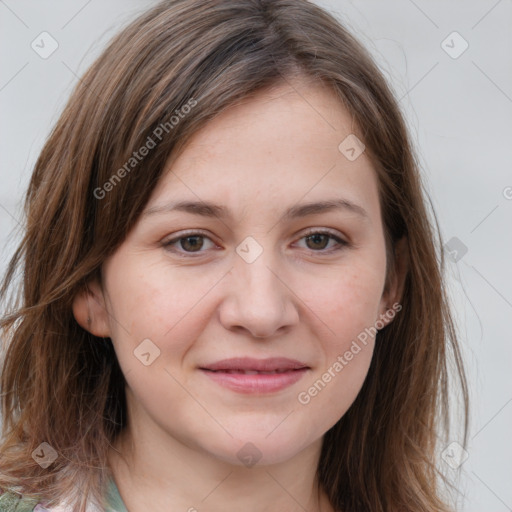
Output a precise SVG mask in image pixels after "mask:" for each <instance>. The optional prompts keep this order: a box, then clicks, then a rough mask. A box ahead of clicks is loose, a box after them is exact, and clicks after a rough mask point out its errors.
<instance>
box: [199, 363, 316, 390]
mask: <svg viewBox="0 0 512 512" xmlns="http://www.w3.org/2000/svg"><path fill="white" fill-rule="evenodd" d="M201 371H202V372H203V373H205V374H206V375H208V377H210V379H212V380H214V381H215V382H217V383H218V384H220V385H221V386H224V387H226V388H229V389H231V390H232V391H236V392H238V393H273V392H276V391H280V390H281V389H284V388H287V387H288V386H291V385H292V384H295V383H296V382H297V381H298V380H300V379H301V378H302V377H303V376H304V374H305V373H306V372H307V371H308V368H301V369H300V370H290V371H287V372H283V373H272V374H268V373H267V374H265V373H259V374H256V373H255V374H250V375H248V374H244V373H225V372H213V371H209V370H203V369H201Z"/></svg>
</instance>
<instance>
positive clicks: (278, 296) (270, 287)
mask: <svg viewBox="0 0 512 512" xmlns="http://www.w3.org/2000/svg"><path fill="white" fill-rule="evenodd" d="M279 269H280V270H281V271H279ZM285 274H286V273H285V272H283V269H282V268H281V267H279V266H278V264H277V262H276V261H275V259H274V258H272V257H271V251H270V250H264V251H263V253H262V254H261V255H260V256H259V257H258V258H257V259H256V260H255V261H253V262H252V263H248V262H247V261H245V260H244V259H243V258H241V257H239V256H238V255H235V257H234V265H233V268H232V269H231V271H230V272H229V274H228V276H226V278H225V280H224V286H225V290H226V293H225V296H224V299H223V301H222V303H221V304H220V306H219V308H220V310H219V317H220V322H221V323H222V325H223V326H224V327H225V328H226V329H228V330H231V331H240V332H241V331H246V332H248V333H250V335H251V336H252V337H254V338H269V337H272V336H274V335H276V334H278V333H280V334H282V333H284V332H285V331H287V330H289V329H290V327H291V326H293V325H295V324H297V322H298V320H299V314H298V310H297V297H296V295H295V294H294V292H293V290H292V289H291V287H290V285H289V284H288V283H287V282H286V278H285Z"/></svg>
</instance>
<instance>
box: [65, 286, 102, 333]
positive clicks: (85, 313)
mask: <svg viewBox="0 0 512 512" xmlns="http://www.w3.org/2000/svg"><path fill="white" fill-rule="evenodd" d="M73 316H74V317H75V320H76V321H77V323H78V324H79V325H80V327H82V328H83V329H85V330H86V331H88V332H90V333H91V334H93V335H94V336H98V337H100V338H107V337H110V328H109V323H108V314H107V310H106V307H105V300H104V296H103V292H102V289H101V286H100V284H99V283H98V282H97V281H96V280H94V281H91V282H90V283H88V284H87V288H85V289H84V290H81V291H80V292H78V293H77V295H76V296H75V298H74V299H73Z"/></svg>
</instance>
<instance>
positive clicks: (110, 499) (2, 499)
mask: <svg viewBox="0 0 512 512" xmlns="http://www.w3.org/2000/svg"><path fill="white" fill-rule="evenodd" d="M105 497H106V501H107V505H106V507H107V508H106V509H105V512H128V510H127V509H126V506H125V504H124V503H123V500H122V499H121V495H120V494H119V490H118V488H117V485H116V483H115V482H114V479H113V478H110V480H109V482H108V484H107V492H106V496H105ZM38 502H39V500H38V499H37V498H29V497H28V496H21V495H20V494H17V493H15V492H12V491H11V492H5V493H1V492H0V511H2V512H32V511H33V510H34V507H36V505H37V504H38Z"/></svg>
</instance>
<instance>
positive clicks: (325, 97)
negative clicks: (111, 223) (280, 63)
mask: <svg viewBox="0 0 512 512" xmlns="http://www.w3.org/2000/svg"><path fill="white" fill-rule="evenodd" d="M295 88H296V89H297V90H299V91H300V94H298V93H297V92H296V91H295V90H294V89H292V88H291V87H290V86H289V85H285V86H280V87H278V88H275V89H273V90H272V91H267V92H265V93H261V94H260V95H259V96H257V97H255V98H252V99H251V100H248V101H247V102H246V103H244V104H242V105H237V106H235V107H232V108H231V109H229V110H228V111H226V112H225V113H223V114H221V115H220V116H218V117H217V118H216V119H214V120H213V121H211V122H210V123H209V124H208V125H207V126H206V127H205V128H204V129H203V130H202V131H200V132H197V133H196V134H195V136H194V137H193V139H192V140H191V141H190V143H189V144H188V145H187V146H186V148H185V150H184V151H183V152H182V153H181V154H180V155H179V156H178V157H177V158H174V159H173V160H172V161H169V163H168V166H167V169H166V173H165V175H164V176H163V177H162V179H161V182H160V183H159V184H158V186H157V187H156V189H155V190H154V192H153V194H152V197H151V198H150V201H149V203H148V204H147V207H146V210H145V213H144V214H143V215H142V216H141V217H140V219H139V221H138V223H137V224H136V226H135V227H134V229H133V230H132V231H131V233H130V234H129V236H128V237H127V239H126V240H125V241H124V243H123V244H122V245H121V246H120V247H119V249H118V250H117V252H115V253H114V254H113V255H112V256H111V257H110V258H109V259H108V260H107V261H106V262H105V263H104V266H103V269H102V274H103V283H102V288H101V289H100V291H99V293H98V296H99V302H96V304H98V303H101V308H98V310H97V311H96V312H94V315H93V316H94V325H95V326H96V327H95V328H96V330H103V331H104V332H102V335H106V336H110V337H111V339H112V342H113V344H114V348H115V351H116V354H117V357H118V359H119V363H120V365H121V368H122V370H123V373H124V374H125V376H126V380H127V386H128V388H127V398H128V403H129V410H130V414H131V415H132V418H137V425H139V427H140V428H144V426H147V427H148V428H152V429H158V431H159V432H164V433H165V434H166V435H168V436H170V438H172V439H175V440H177V441H179V442H180V443H182V444H184V445H186V446H188V447H191V448H193V449H195V450H198V451H201V452H205V453H208V454H210V455H212V456H213V457H215V458H217V459H222V460H224V461H227V462H230V463H232V464H237V465H241V464H242V463H244V462H243V460H242V457H241V453H244V452H243V450H246V451H247V450H249V451H250V450H255V453H257V454H258V457H261V458H260V460H259V463H260V464H265V463H267V464H272V463H276V462H279V461H284V460H287V459H289V458H291V457H293V456H294V454H296V453H298V452H299V451H300V450H303V449H305V448H306V447H308V446H310V445H312V444H313V443H315V442H316V441H318V440H320V439H321V437H322V436H323V434H324V433H325V432H326V431H327V430H328V429H330V428H331V427H332V426H333V425H334V424H335V423H336V422H337V421H338V420H339V419H340V418H341V417H342V416H343V415H344V413H345V412H346V411H347V409H348V408H349V406H350V405H351V404H352V402H353V401H354V399H355V398H356V396H357V394H358V392H359V390H360V388H361V386H362V384H363V381H364V379H365V376H366V374H367V371H368V368H369V365H370V361H371V357H372V352H373V347H374V342H375V340H374V337H373V336H372V335H371V334H368V333H373V331H372V330H371V328H372V327H374V326H375V324H376V322H377V321H379V320H382V323H379V324H378V328H382V326H383V325H384V324H385V322H386V319H387V317H383V315H384V314H385V313H386V311H389V308H390V307H391V304H392V298H391V297H390V295H389V294H388V293H387V290H385V289H384V283H385V277H386V275H385V270H386V251H385V242H384V233H383V226H382V219H381V216H380V206H379V198H378V184H377V178H376V174H375V171H374V169H373V167H372V164H371V162H370V160H369V158H368V155H367V154H366V153H365V152H363V153H362V154H360V156H358V157H357V158H356V159H354V158H353V157H354V154H355V155H357V154H358V153H359V152H360V148H359V147H356V146H354V144H353V139H349V142H348V144H349V148H348V150H347V146H344V145H342V149H341V150H340V149H339V146H340V143H342V141H344V139H345V138H346V137H347V136H349V135H350V134H354V133H355V134H356V135H357V133H358V132H355V131H354V128H353V123H352V118H351V116H350V115H349V114H348V112H347V111H346V110H345V109H344V108H343V106H342V105H341V104H340V103H339V102H338V100H337V99H336V98H335V97H334V96H333V95H332V93H331V92H330V91H329V90H327V89H324V88H323V87H320V86H318V85H307V84H305V83H301V84H296V86H295ZM359 139H362V137H361V136H359ZM350 141H352V143H351V144H350ZM345 144H347V143H345ZM350 147H354V149H355V151H351V150H350ZM347 151H348V152H347ZM347 155H348V156H350V157H351V158H347ZM185 202H187V203H198V205H197V204H196V205H195V206H194V205H190V204H189V205H188V206H183V205H182V207H181V208H174V209H173V206H176V204H177V203H185ZM326 202H330V203H329V205H330V206H329V205H328V206H326V204H325V203H326ZM313 203H314V204H317V203H318V204H317V206H316V207H314V206H309V207H306V206H305V205H312V204H313ZM319 203H324V205H323V207H322V205H320V204H319ZM79 307H80V306H76V307H75V313H76V316H77V318H78V316H79V314H78V310H79ZM87 307H89V308H90V307H91V306H90V305H89V306H87ZM93 307H94V306H93ZM107 312H108V313H107ZM102 315H103V316H102ZM363 339H364V342H363V341H362V340H363ZM230 358H254V359H257V360H259V361H260V362H261V361H262V360H266V359H268V358H287V359H290V360H292V361H295V362H296V363H297V362H298V363H300V364H298V367H302V368H303V369H302V370H298V369H295V370H290V369H288V370H287V371H284V372H283V373H282V374H280V375H277V374H274V375H269V374H267V375H265V374H262V373H257V374H240V373H238V374H233V373H230V372H227V371H218V372H213V371H211V369H210V370H205V369H204V368H209V367H211V366H213V364H214V363H216V362H218V361H221V360H225V359H230ZM236 364H240V362H238V363H235V365H236ZM251 364H253V365H254V363H251V362H249V363H248V366H249V367H250V366H251ZM269 364H270V366H272V365H274V366H275V368H274V369H280V371H282V370H284V369H285V368H284V366H285V365H283V363H282V361H281V362H277V363H276V362H272V361H270V362H269ZM220 366H221V367H222V369H224V370H226V368H225V367H223V366H222V364H221V365H220ZM242 366H243V365H241V367H242ZM253 369H254V368H253ZM246 443H252V445H254V446H255V447H256V449H255V448H248V446H249V445H247V444H246ZM240 450H242V452H240ZM256 450H257V451H256Z"/></svg>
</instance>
